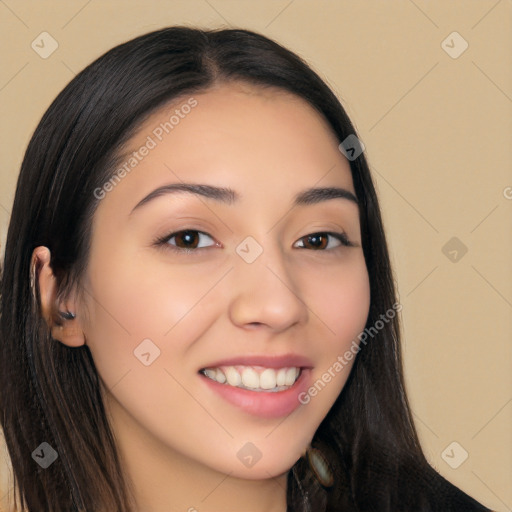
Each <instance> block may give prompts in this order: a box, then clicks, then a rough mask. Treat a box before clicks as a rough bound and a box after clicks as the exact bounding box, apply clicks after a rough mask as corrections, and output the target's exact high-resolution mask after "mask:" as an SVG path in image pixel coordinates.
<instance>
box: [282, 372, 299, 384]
mask: <svg viewBox="0 0 512 512" xmlns="http://www.w3.org/2000/svg"><path fill="white" fill-rule="evenodd" d="M297 375H298V373H297V372H296V371H295V368H288V370H286V378H285V381H284V383H285V386H291V385H292V384H293V383H294V382H295V378H296V377H297Z"/></svg>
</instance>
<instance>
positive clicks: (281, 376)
mask: <svg viewBox="0 0 512 512" xmlns="http://www.w3.org/2000/svg"><path fill="white" fill-rule="evenodd" d="M276 384H277V385H278V386H284V385H285V384H286V368H281V369H280V370H279V371H278V372H277V376H276Z"/></svg>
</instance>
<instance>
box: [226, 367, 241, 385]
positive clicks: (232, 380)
mask: <svg viewBox="0 0 512 512" xmlns="http://www.w3.org/2000/svg"><path fill="white" fill-rule="evenodd" d="M226 379H227V381H228V384H229V385H230V386H239V385H240V384H241V382H242V377H241V376H240V374H239V373H238V372H237V371H236V369H235V368H234V367H233V366H229V367H228V368H226Z"/></svg>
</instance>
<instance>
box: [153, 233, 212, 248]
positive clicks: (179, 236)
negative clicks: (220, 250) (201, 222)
mask: <svg viewBox="0 0 512 512" xmlns="http://www.w3.org/2000/svg"><path fill="white" fill-rule="evenodd" d="M204 237H207V238H210V239H211V240H213V239H212V237H211V236H210V235H208V234H206V233H203V232H202V231H198V230H196V229H186V230H182V231H176V232H175V233H172V234H171V235H169V236H167V237H165V238H164V239H163V240H161V241H160V243H162V244H164V243H165V244H166V245H169V246H171V249H174V250H177V251H180V250H181V251H185V252H187V251H194V250H195V249H202V248H206V247H211V246H212V245H215V244H210V245H208V244H205V243H204V241H203V239H204ZM173 239H174V243H173V242H172V240H173ZM200 244H201V245H200Z"/></svg>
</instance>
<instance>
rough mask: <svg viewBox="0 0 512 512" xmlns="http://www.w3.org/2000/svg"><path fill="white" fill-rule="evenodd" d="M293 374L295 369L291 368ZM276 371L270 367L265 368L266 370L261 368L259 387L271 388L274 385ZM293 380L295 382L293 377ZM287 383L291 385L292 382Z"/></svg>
mask: <svg viewBox="0 0 512 512" xmlns="http://www.w3.org/2000/svg"><path fill="white" fill-rule="evenodd" d="M293 374H294V375H295V369H293ZM276 380H277V378H276V371H275V370H274V369H272V368H267V369H266V370H263V372H262V373H261V375H260V388H262V389H272V388H275V387H276ZM293 382H295V379H293ZM293 382H292V383H291V384H288V385H289V386H291V385H292V384H293Z"/></svg>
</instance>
